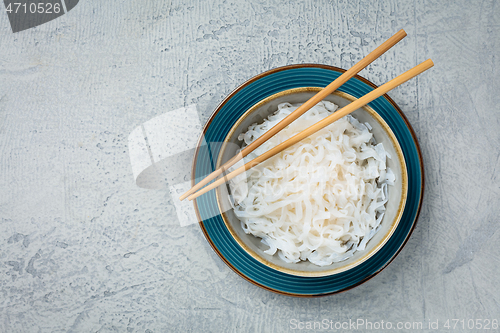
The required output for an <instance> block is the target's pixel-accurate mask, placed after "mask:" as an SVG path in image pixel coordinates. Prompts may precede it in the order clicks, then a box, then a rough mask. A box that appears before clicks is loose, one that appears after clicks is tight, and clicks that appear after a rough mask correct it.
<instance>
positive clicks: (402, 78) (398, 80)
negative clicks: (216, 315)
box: [188, 59, 434, 200]
mask: <svg viewBox="0 0 500 333" xmlns="http://www.w3.org/2000/svg"><path fill="white" fill-rule="evenodd" d="M432 66H434V63H433V62H432V60H431V59H428V60H426V61H424V62H423V63H421V64H419V65H417V66H415V67H413V68H412V69H410V70H409V71H407V72H405V73H403V74H401V75H399V76H397V77H395V78H394V79H392V80H391V81H389V82H387V83H386V84H384V85H382V86H380V87H378V88H377V89H375V90H373V91H371V92H369V93H368V94H366V95H364V96H363V97H361V98H359V99H357V100H355V101H354V102H352V103H350V104H348V105H347V106H345V107H343V108H342V109H340V110H338V111H336V112H334V113H333V114H331V115H329V116H328V117H326V118H324V119H322V120H320V121H318V122H317V123H316V124H314V125H312V126H310V127H308V128H307V129H305V130H304V131H302V132H300V133H299V134H297V135H295V136H293V137H291V138H290V139H288V140H286V141H284V142H282V143H281V144H279V145H277V146H276V147H274V148H272V149H270V150H268V151H267V152H265V153H263V154H262V155H260V156H258V157H256V158H254V159H253V160H251V161H250V162H248V163H246V164H245V165H243V166H241V167H239V168H238V169H236V170H234V171H233V172H231V173H229V174H227V175H225V176H224V177H223V178H220V179H218V180H216V181H215V182H213V183H212V184H210V185H208V186H207V187H205V188H203V189H201V190H200V191H198V192H196V193H194V194H192V195H190V196H189V197H188V199H189V200H193V199H195V198H197V197H199V196H200V195H202V194H204V193H206V192H208V191H210V190H212V189H214V188H216V187H218V186H220V185H222V184H224V183H225V182H227V181H228V180H230V179H232V178H234V177H236V176H237V175H239V174H241V173H243V172H245V171H246V170H248V169H250V168H253V167H254V166H256V165H258V164H260V163H262V162H264V161H265V160H267V159H268V158H270V157H273V156H274V155H276V154H278V153H280V152H281V151H283V150H285V149H287V148H288V147H290V146H293V145H294V144H296V143H298V142H299V141H301V140H303V139H305V138H306V137H308V136H310V135H312V134H314V133H316V132H317V131H319V130H321V129H322V128H324V127H326V126H328V125H330V124H331V123H333V122H334V121H336V120H338V119H340V118H342V117H344V116H346V115H348V114H349V113H351V112H353V111H355V110H357V109H359V108H360V107H362V106H365V105H366V104H368V103H370V102H371V101H373V100H374V99H377V98H378V97H380V96H382V95H383V94H385V93H387V92H388V91H390V90H392V89H394V88H396V87H397V86H399V85H400V84H402V83H404V82H406V81H408V80H410V79H411V78H413V77H415V76H417V75H419V74H420V73H422V72H424V71H426V70H428V69H429V68H431V67H432Z"/></svg>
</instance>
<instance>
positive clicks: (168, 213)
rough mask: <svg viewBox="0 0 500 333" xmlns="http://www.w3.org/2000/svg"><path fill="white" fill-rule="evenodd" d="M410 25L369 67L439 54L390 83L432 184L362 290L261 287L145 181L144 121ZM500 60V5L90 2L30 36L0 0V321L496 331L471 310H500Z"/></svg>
mask: <svg viewBox="0 0 500 333" xmlns="http://www.w3.org/2000/svg"><path fill="white" fill-rule="evenodd" d="M400 28H404V29H405V30H406V31H407V33H408V37H407V38H405V39H404V40H403V41H402V42H401V43H400V44H399V45H398V46H397V47H395V48H394V49H393V50H391V51H389V52H388V53H387V54H386V55H384V56H383V57H382V58H381V59H379V60H377V61H376V62H375V63H374V64H373V65H372V66H370V68H368V69H366V70H364V71H363V72H362V73H361V74H362V75H363V76H365V77H366V78H368V79H369V80H371V81H373V82H375V83H379V84H380V83H383V82H385V81H386V80H388V79H390V78H392V77H394V76H396V75H397V74H399V73H402V72H403V71H405V70H407V69H409V68H411V67H413V66H414V65H416V64H417V63H419V62H421V61H423V60H425V59H427V58H432V59H433V60H434V62H435V64H436V65H435V67H434V68H433V69H432V70H431V71H430V72H428V73H426V74H424V75H422V76H421V77H419V78H418V79H416V80H413V81H411V82H409V83H407V84H405V85H404V86H402V87H399V88H398V89H396V90H394V91H393V92H391V93H390V96H391V97H392V98H393V99H394V100H395V101H396V102H397V103H398V104H399V105H400V106H401V107H402V109H403V111H404V112H405V114H406V115H407V116H408V118H409V120H410V122H411V124H412V125H413V127H414V129H415V131H416V133H417V136H418V138H419V141H420V144H421V147H422V151H423V156H424V160H425V171H426V194H425V200H424V203H423V208H422V214H421V216H420V219H419V222H418V225H417V228H416V230H415V232H414V234H413V236H412V237H411V239H410V241H409V243H408V244H407V246H406V247H405V248H404V250H403V251H402V253H401V254H400V255H399V256H398V257H397V258H396V259H395V260H394V262H393V263H392V264H391V265H389V267H388V268H387V269H385V270H384V271H383V272H382V273H381V274H379V275H378V276H377V277H375V278H374V279H372V280H370V281H369V282H367V283H365V284H364V285H362V286H359V287H357V288H355V289H353V290H351V291H348V292H345V293H342V294H339V295H335V296H330V297H325V298H319V299H297V298H291V297H285V296H281V295H277V294H273V293H270V292H268V291H265V290H262V289H260V288H258V287H256V286H254V285H252V284H250V283H248V282H246V281H245V280H243V279H242V278H240V277H239V276H238V275H236V274H235V273H233V272H232V271H231V270H230V269H229V268H228V267H226V266H225V264H224V263H223V262H222V261H221V260H220V259H219V258H218V257H217V256H216V255H215V253H214V252H213V251H212V249H211V248H210V247H209V245H208V243H207V242H206V240H205V239H204V237H203V235H202V233H201V231H200V229H199V227H198V226H196V225H191V226H189V227H185V228H181V227H180V226H179V225H178V222H177V219H176V215H175V211H174V208H173V203H172V199H171V198H170V196H169V194H168V193H166V192H163V191H153V190H145V189H140V188H138V187H137V186H136V185H135V184H134V181H133V176H132V170H131V166H130V161H129V156H128V150H127V136H128V134H129V133H130V132H131V131H132V130H133V129H134V128H135V127H136V126H137V125H139V124H141V123H143V122H144V121H146V120H148V119H151V118H152V117H154V116H156V115H160V114H162V113H164V112H166V111H169V110H174V109H177V108H179V107H182V106H185V105H189V104H193V103H194V104H197V106H198V111H199V113H200V117H201V119H202V121H205V120H206V119H207V118H208V117H209V115H210V114H211V112H212V111H213V110H214V108H215V106H216V105H217V104H218V103H219V102H220V101H221V100H222V98H223V97H224V96H225V95H226V94H227V93H229V92H230V91H231V90H233V89H234V88H235V87H236V86H238V85H239V84H240V83H242V82H244V81H245V80H246V79H248V78H250V77H252V76H254V75H256V74H258V73H260V72H262V71H265V70H268V69H271V68H274V67H278V66H282V65H286V64H293V63H305V62H311V63H323V64H331V65H335V66H339V67H343V68H348V67H350V66H351V65H353V64H354V63H355V62H356V61H357V60H359V59H360V58H361V57H362V56H364V55H366V54H367V53H368V52H369V51H371V50H372V49H373V48H374V47H376V46H377V45H378V44H380V43H381V42H382V41H383V40H385V39H386V38H388V37H389V36H390V35H392V34H393V33H395V32H396V31H397V30H398V29H400ZM499 54H500V3H499V2H498V1H465V0H463V1H424V0H412V1H389V0H384V1H379V2H376V1H365V0H362V1H355V2H349V1H331V2H329V1H313V0H306V1H286V2H285V1H284V2H279V1H274V0H270V1H238V0H236V1H220V0H213V1H204V2H197V1H176V0H173V1H169V0H166V1H117V0H108V1H92V0H87V1H84V0H82V1H80V3H79V4H78V6H77V7H75V8H74V9H73V10H72V11H71V12H69V13H68V14H66V15H64V16H62V17H60V18H58V19H56V20H54V21H52V22H49V23H47V24H45V25H42V26H39V27H37V28H33V29H30V30H26V31H23V32H19V33H16V34H13V33H12V32H11V30H10V26H9V23H8V20H7V15H6V14H5V12H4V11H3V9H1V10H0V295H1V297H0V332H288V331H294V329H293V328H294V327H293V325H292V323H293V321H292V320H297V321H300V322H308V321H321V320H323V319H327V320H333V321H339V322H345V321H349V320H357V319H364V320H368V321H372V322H380V321H382V320H383V321H384V322H387V321H390V322H392V323H394V325H396V323H397V322H403V323H404V322H423V327H424V329H423V330H418V329H417V330H415V331H436V330H431V329H430V328H429V322H432V323H435V322H436V321H438V322H439V331H447V329H446V328H445V327H444V324H445V323H446V320H448V319H449V320H453V319H457V320H462V319H463V320H464V322H458V325H457V326H456V327H455V330H451V329H450V330H449V331H468V332H471V331H482V329H481V330H480V329H477V326H475V327H476V328H474V329H472V330H469V329H467V324H468V320H469V319H474V320H478V319H479V320H483V323H484V324H486V320H490V321H491V320H493V319H496V320H500V292H499V287H498V286H499V284H500V275H499V274H500V269H499V265H500V259H499V258H500V250H499V247H498V244H499V242H500V232H499V216H500V177H499V173H500V149H499V147H500V134H499V133H500V123H499V118H500V110H499V105H500V97H499V96H500V80H499V75H500V73H499V71H500V56H499ZM463 323H464V324H463ZM450 324H452V325H451V328H452V327H453V322H450ZM475 325H477V324H475ZM462 326H465V329H463V327H462ZM490 327H492V326H491V322H490ZM297 328H298V327H297ZM297 330H298V329H297ZM349 330H351V327H350V328H349V329H348V331H349ZM303 331H307V330H303ZM351 331H356V332H365V331H370V330H367V329H366V328H365V327H361V328H359V329H353V330H351ZM379 331H381V330H379ZM403 331H404V330H403ZM408 331H413V330H408ZM490 331H492V330H490Z"/></svg>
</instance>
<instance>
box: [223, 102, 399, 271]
mask: <svg viewBox="0 0 500 333" xmlns="http://www.w3.org/2000/svg"><path fill="white" fill-rule="evenodd" d="M299 105H300V104H298V105H291V104H289V103H283V104H280V105H279V106H278V111H277V112H276V113H274V114H273V115H271V116H269V117H268V118H267V119H265V120H264V122H263V123H261V124H253V125H251V126H250V127H249V128H248V131H247V132H246V133H243V134H241V135H240V136H239V137H238V139H239V140H243V141H244V143H243V146H246V145H248V144H250V143H251V142H253V141H254V140H255V139H257V138H258V137H259V136H261V135H262V134H264V133H265V132H266V131H268V130H269V129H270V128H272V127H273V126H274V125H276V124H277V123H278V122H279V121H281V120H282V119H283V118H285V117H286V116H287V115H289V114H290V113H291V112H293V111H294V110H295V109H296V108H297V107H298V106H299ZM336 109H337V106H336V105H335V104H333V103H331V102H327V101H322V102H320V103H318V104H317V105H316V106H315V107H313V108H312V109H310V110H309V111H308V112H307V113H305V114H304V115H302V116H301V117H300V118H299V119H297V120H296V121H294V122H293V123H292V124H290V125H289V126H288V127H286V128H285V129H283V130H282V131H281V132H280V133H278V134H277V135H275V136H274V137H273V138H271V139H270V140H268V141H267V142H265V143H264V144H263V145H262V146H260V147H259V148H258V149H256V150H255V151H254V152H252V153H251V154H249V155H248V156H247V157H246V158H245V160H247V161H248V160H251V159H253V158H255V157H257V156H258V155H260V154H262V153H263V152H265V151H267V150H269V149H271V148H273V147H275V146H276V145H278V144H280V143H281V142H283V141H285V140H287V139H289V138H290V137H292V136H293V135H295V134H297V133H299V132H301V131H303V130H304V129H306V128H307V127H309V126H311V125H313V124H314V123H316V122H318V121H319V120H321V119H323V118H325V117H327V116H328V115H330V114H331V113H332V112H334V111H335V110H336ZM370 130H371V126H370V125H369V124H368V123H366V124H362V123H360V122H358V121H357V120H356V119H355V118H353V117H351V116H346V117H344V118H342V119H340V120H338V121H336V122H335V123H333V124H331V125H329V126H328V127H326V128H324V129H323V130H321V131H319V132H317V133H316V134H314V135H312V136H310V137H308V138H306V139H304V140H303V141H301V142H299V143H298V144H296V145H294V146H292V147H290V148H288V149H286V150H284V151H283V152H281V153H279V154H278V155H276V156H274V157H273V158H271V159H269V160H267V161H265V162H264V163H262V164H260V165H258V166H256V167H254V168H252V169H250V170H248V171H247V173H246V174H244V175H243V176H240V177H237V178H235V179H233V181H232V182H231V183H230V189H231V193H232V196H233V198H232V200H233V201H234V211H235V214H236V215H237V217H238V218H239V219H240V220H241V225H242V227H243V230H244V231H245V232H246V233H247V234H252V235H254V236H257V237H260V238H262V242H263V243H264V244H266V245H267V246H269V249H268V250H267V251H265V252H266V253H267V254H270V255H274V254H275V253H276V252H278V255H279V257H280V258H281V259H282V260H284V261H285V262H288V263H291V262H294V263H296V262H299V261H301V260H309V261H310V262H312V263H314V264H316V265H319V266H325V265H330V264H332V263H333V262H339V261H342V260H345V259H347V258H349V257H351V256H352V255H353V253H354V252H355V251H358V250H359V251H361V250H364V249H365V246H366V243H367V242H368V241H369V240H370V239H371V238H372V237H373V235H374V234H375V233H376V232H377V230H378V227H379V226H380V222H381V221H382V218H383V216H384V211H385V203H386V202H387V185H392V184H394V180H395V176H394V173H393V172H392V171H391V170H390V169H389V168H387V167H386V158H387V157H388V158H390V156H389V154H388V153H387V152H386V151H385V150H384V147H383V145H382V144H381V143H379V144H376V142H375V140H374V139H373V135H372V133H371V132H370Z"/></svg>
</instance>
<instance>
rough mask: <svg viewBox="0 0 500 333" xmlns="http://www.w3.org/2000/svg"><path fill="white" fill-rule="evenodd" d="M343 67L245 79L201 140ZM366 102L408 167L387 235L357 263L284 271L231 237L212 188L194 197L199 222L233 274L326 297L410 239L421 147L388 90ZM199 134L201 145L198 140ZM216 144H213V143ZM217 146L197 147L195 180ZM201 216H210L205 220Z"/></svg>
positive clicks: (357, 87) (346, 88)
mask: <svg viewBox="0 0 500 333" xmlns="http://www.w3.org/2000/svg"><path fill="white" fill-rule="evenodd" d="M343 72H344V70H343V69H340V68H336V67H332V66H326V65H316V64H304V65H290V66H285V67H280V68H276V69H273V70H270V71H267V72H264V73H262V74H259V75H257V76H255V77H253V78H252V79H250V80H248V81H247V82H245V83H243V84H242V85H241V86H239V87H238V88H237V89H235V90H234V91H233V92H232V93H231V94H229V96H227V97H226V98H225V99H224V100H223V101H222V103H221V104H220V105H219V106H218V107H217V108H216V110H215V111H214V113H213V114H212V116H211V117H210V119H209V120H208V122H207V124H206V125H205V128H204V129H203V135H202V138H204V140H205V142H207V143H209V144H210V142H223V141H224V140H225V138H226V137H227V135H228V133H229V132H230V131H231V129H232V128H233V127H234V125H235V124H236V123H237V122H238V120H239V119H240V118H241V116H242V115H243V114H244V113H245V112H246V111H247V110H248V109H250V108H251V107H252V106H254V105H255V104H257V103H259V102H260V101H262V100H264V99H266V98H267V97H269V96H272V95H274V94H277V93H280V92H282V91H286V90H289V89H293V88H303V87H320V88H323V87H325V86H326V85H328V84H329V83H330V82H332V81H333V80H335V79H336V78H337V77H339V76H340V75H341V74H342V73H343ZM376 87H377V86H376V85H374V84H373V83H371V82H369V81H368V80H366V79H364V78H362V77H360V76H356V77H354V78H352V79H350V80H349V81H348V82H347V83H345V84H344V85H343V86H342V87H340V88H339V89H338V91H340V92H343V93H346V94H348V95H351V96H353V97H355V98H359V97H361V96H363V95H365V94H367V93H368V92H370V91H372V90H373V89H375V88H376ZM368 106H369V107H370V108H371V109H373V110H374V111H375V112H376V113H377V114H378V115H379V116H380V117H381V118H382V119H383V120H384V121H385V123H386V124H387V125H388V126H389V127H390V129H391V130H392V132H393V133H394V136H395V137H396V139H397V142H398V143H399V145H400V147H401V151H402V154H403V156H404V161H405V162H406V170H407V182H408V183H407V186H408V190H407V197H406V204H405V205H404V211H403V212H402V214H401V217H400V220H399V223H398V224H397V227H396V228H395V230H393V232H392V235H391V236H390V238H388V239H387V240H386V242H385V243H384V245H383V246H382V247H381V248H380V249H378V251H377V252H376V253H374V254H373V255H372V256H370V257H369V258H368V259H367V260H365V261H363V262H362V263H360V264H359V265H356V266H354V267H352V268H350V269H348V270H345V271H342V272H339V273H337V274H334V275H327V276H298V275H295V274H289V273H286V271H280V270H276V269H274V268H272V267H271V266H269V265H266V264H264V263H263V262H262V261H261V260H256V259H255V258H254V257H253V256H252V255H250V254H249V252H248V251H246V250H245V249H244V248H242V246H241V242H240V243H239V242H238V241H237V240H235V238H234V237H233V235H232V233H231V232H230V230H229V229H228V227H227V225H226V223H225V222H224V218H223V214H221V212H220V209H219V206H218V202H217V196H216V191H210V192H208V193H206V194H204V195H202V196H200V197H199V198H197V199H196V200H195V201H194V207H195V211H196V214H197V215H198V218H199V220H200V221H202V222H200V227H201V229H202V231H203V233H204V235H205V237H206V238H207V241H208V242H209V244H210V245H211V246H212V248H213V249H214V251H215V252H216V253H217V255H218V256H219V257H220V258H221V259H222V260H223V261H224V262H225V263H226V264H227V265H228V266H229V267H230V268H231V269H233V270H234V271H235V272H236V273H237V274H239V275H240V276H241V277H243V278H244V279H246V280H247V281H249V282H251V283H253V284H255V285H257V286H259V287H262V288H264V289H267V290H270V291H273V292H276V293H280V294H285V295H290V296H299V297H312V296H324V295H329V294H334V293H338V292H342V291H345V290H348V289H351V288H353V287H355V286H358V285H360V284H361V283H363V282H365V281H367V280H369V279H370V278H372V277H373V276H375V275H376V274H377V273H379V272H380V271H381V270H382V269H384V268H385V267H386V266H387V265H388V264H389V263H390V262H391V261H392V260H393V259H394V258H395V257H396V255H397V254H398V253H399V252H400V251H401V249H402V248H403V246H404V245H405V244H406V242H407V240H408V239H409V237H410V235H411V233H412V231H413V229H414V228H415V225H416V221H417V218H418V215H419V212H420V208H421V203H422V197H423V191H424V171H423V162H422V156H421V152H420V148H419V145H418V142H417V139H416V136H415V133H414V131H413V129H412V128H411V125H410V124H409V122H408V120H407V119H406V117H405V116H404V114H403V112H402V111H401V110H400V108H399V107H398V106H397V105H396V103H395V102H394V101H393V100H392V99H391V98H390V97H389V96H387V95H384V96H381V97H379V98H378V99H376V100H374V101H373V102H371V103H369V104H368ZM202 138H200V144H201V143H202ZM214 146H215V145H214ZM219 153H220V151H217V148H216V147H211V154H209V153H208V150H206V149H197V150H196V152H195V156H194V161H193V170H192V175H193V181H192V182H193V185H194V183H195V181H194V179H199V178H200V177H202V176H204V175H206V174H208V173H210V172H211V171H212V166H214V165H215V164H216V162H217V161H218V160H219V157H220V156H218V155H219ZM204 216H211V217H210V218H206V219H203V217H204Z"/></svg>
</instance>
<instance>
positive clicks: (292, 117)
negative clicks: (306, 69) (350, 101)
mask: <svg viewBox="0 0 500 333" xmlns="http://www.w3.org/2000/svg"><path fill="white" fill-rule="evenodd" d="M405 36H406V32H405V31H404V30H403V29H401V30H399V31H398V32H397V33H396V34H394V35H393V36H392V37H391V38H389V39H388V40H386V41H385V42H384V43H382V44H381V45H380V46H379V47H377V48H376V49H375V50H373V51H372V52H371V53H370V54H368V55H367V56H366V57H364V58H363V59H361V60H360V61H359V62H358V63H357V64H355V65H354V66H352V67H351V68H350V69H349V70H347V71H346V72H344V74H342V75H341V76H339V77H338V78H337V79H336V80H335V81H333V82H332V83H330V84H329V85H327V86H326V87H325V88H324V89H323V90H321V91H320V92H318V93H317V94H316V95H314V96H313V97H311V98H310V99H309V100H308V101H307V102H305V103H304V104H302V105H301V106H300V107H299V108H297V109H296V110H295V111H294V112H292V113H291V114H289V115H288V116H287V117H285V118H284V119H283V120H282V121H280V122H279V123H278V124H276V125H275V126H274V127H273V128H271V129H270V130H269V131H267V132H266V133H265V134H263V135H262V136H261V137H259V138H258V139H257V140H255V141H254V142H252V143H251V144H249V145H248V146H246V147H245V148H244V149H243V150H241V151H240V153H239V154H237V155H236V156H234V157H233V158H231V159H230V160H229V161H227V162H226V163H224V165H222V166H221V167H220V168H219V169H217V170H215V171H214V172H212V173H211V174H210V175H208V176H207V177H205V178H204V179H203V180H201V181H200V182H199V183H198V184H196V185H195V186H193V187H192V188H191V189H190V190H189V191H187V192H186V193H184V194H183V195H181V196H180V197H179V200H184V199H185V198H186V197H188V196H189V195H191V194H192V193H194V192H196V191H197V190H199V189H200V188H202V187H203V186H205V185H206V184H208V183H209V182H210V181H212V180H213V179H215V178H217V177H218V176H220V175H221V174H222V173H223V172H224V171H226V170H228V169H229V168H230V167H232V166H233V165H234V164H235V163H236V162H238V161H239V160H241V159H242V158H243V157H245V156H247V155H248V154H250V153H251V152H252V151H254V150H255V149H257V148H258V147H259V146H260V145H262V144H263V143H264V142H266V141H267V140H269V139H270V138H271V137H273V136H274V135H276V133H278V132H279V131H281V130H282V129H283V128H285V127H287V126H288V125H289V124H291V123H292V122H293V121H294V120H296V119H297V118H299V117H300V116H301V115H303V114H304V113H305V112H306V111H308V110H309V109H310V108H312V107H313V106H315V105H316V104H318V103H319V102H321V101H322V100H323V99H324V98H325V97H326V96H328V95H330V94H331V93H333V92H334V91H335V90H337V89H338V88H339V87H340V86H341V85H343V84H344V83H346V82H347V81H348V80H349V79H350V78H352V77H353V76H354V75H356V74H358V73H359V71H361V70H362V69H363V68H365V67H366V66H368V65H369V64H371V63H372V62H373V61H374V60H375V59H377V58H378V57H380V56H381V55H382V54H384V53H385V52H386V51H387V50H389V49H390V48H391V47H393V46H394V45H396V44H397V43H398V42H399V41H400V40H401V39H403V38H404V37H405Z"/></svg>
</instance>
